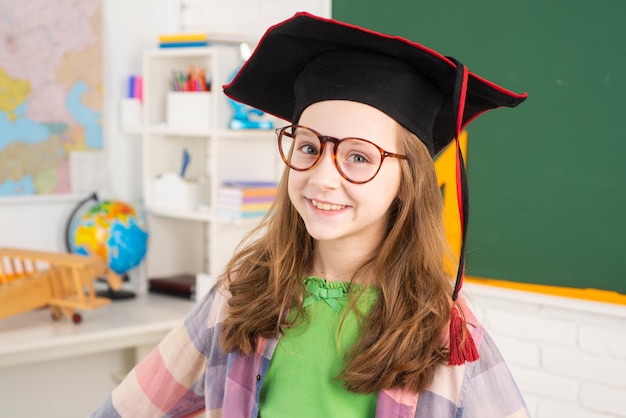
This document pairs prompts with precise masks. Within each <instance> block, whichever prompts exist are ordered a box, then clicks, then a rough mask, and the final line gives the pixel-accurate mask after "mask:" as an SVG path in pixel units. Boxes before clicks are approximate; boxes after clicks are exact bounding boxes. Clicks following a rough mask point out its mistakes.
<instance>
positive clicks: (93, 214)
mask: <svg viewBox="0 0 626 418" xmlns="http://www.w3.org/2000/svg"><path fill="white" fill-rule="evenodd" d="M68 241H69V246H70V250H71V251H72V252H74V253H78V254H85V255H97V256H99V257H100V258H102V259H103V260H105V261H106V262H107V265H108V267H109V268H110V269H111V270H113V271H114V272H115V273H117V274H120V275H121V274H124V273H126V272H127V271H129V270H130V269H132V268H133V267H135V266H137V265H139V264H140V263H141V261H142V260H143V258H144V257H145V255H146V250H147V246H148V229H147V227H146V222H145V220H144V218H143V216H142V215H141V214H140V213H139V212H137V211H136V210H135V209H134V208H133V207H132V206H130V205H129V204H127V203H124V202H121V201H116V200H103V201H99V202H97V203H95V204H94V205H93V206H91V207H90V208H89V209H87V210H86V211H85V212H83V213H82V215H80V216H77V217H76V219H74V220H73V221H72V224H71V225H70V228H69V237H68Z"/></svg>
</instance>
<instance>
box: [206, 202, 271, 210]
mask: <svg viewBox="0 0 626 418" xmlns="http://www.w3.org/2000/svg"><path fill="white" fill-rule="evenodd" d="M272 203H273V202H263V203H241V204H237V203H234V204H233V203H231V204H226V203H224V202H218V203H217V209H218V210H233V211H239V212H259V211H263V210H264V211H266V212H267V211H268V210H270V208H271V207H272Z"/></svg>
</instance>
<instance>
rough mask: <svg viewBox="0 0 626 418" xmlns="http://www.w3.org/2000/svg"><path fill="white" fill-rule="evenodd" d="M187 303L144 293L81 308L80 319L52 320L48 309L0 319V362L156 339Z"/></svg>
mask: <svg viewBox="0 0 626 418" xmlns="http://www.w3.org/2000/svg"><path fill="white" fill-rule="evenodd" d="M193 304H194V302H193V301H191V300H188V299H183V298H179V297H173V296H164V295H156V294H146V295H138V296H137V297H136V298H133V299H126V300H116V301H113V302H112V303H111V304H109V305H107V306H104V307H102V308H98V309H94V310H92V311H81V312H80V313H81V315H82V317H83V321H82V323H80V324H74V323H73V322H72V321H70V320H68V319H67V318H66V317H64V316H63V317H62V318H61V319H60V320H58V321H54V320H52V317H51V314H50V309H48V308H46V309H38V310H35V311H31V312H26V313H22V314H18V315H14V316H11V317H9V318H4V319H0V367H3V366H14V365H19V364H26V363H33V362H37V361H46V360H53V359H60V358H66V357H71V356H76V355H81V354H90V353H97V352H102V351H109V350H117V349H123V348H130V347H138V346H142V345H149V344H156V343H157V342H158V341H160V339H161V338H163V336H165V334H167V332H169V330H171V329H172V328H173V327H174V326H175V325H176V324H177V323H179V322H180V321H181V320H182V319H183V317H184V316H185V314H186V313H187V312H188V311H189V310H191V308H192V307H193Z"/></svg>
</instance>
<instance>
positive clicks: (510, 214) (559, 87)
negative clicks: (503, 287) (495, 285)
mask: <svg viewBox="0 0 626 418" xmlns="http://www.w3.org/2000/svg"><path fill="white" fill-rule="evenodd" d="M332 13H333V18H336V19H339V20H342V21H345V22H349V23H352V24H357V25H362V26H366V27H368V28H370V29H373V30H377V31H381V32H385V33H389V34H395V35H401V36H405V37H407V38H410V39H411V40H413V41H416V42H419V43H422V44H424V45H426V46H428V47H430V48H433V49H435V50H437V51H439V52H440V53H442V54H444V55H450V56H453V57H455V58H457V59H458V60H460V61H461V62H463V63H464V64H465V65H467V66H468V68H469V69H470V71H473V72H476V73H478V74H480V75H482V76H484V77H486V78H488V79H490V80H492V81H494V82H496V83H498V84H501V85H503V86H504V87H506V88H509V89H511V90H513V91H516V92H524V91H525V92H528V94H529V98H528V100H526V102H525V103H523V104H522V105H520V106H519V107H518V108H516V109H498V110H494V111H492V112H489V113H487V114H485V115H483V116H482V117H481V118H479V119H477V120H475V121H474V122H473V123H472V124H471V125H470V126H469V128H468V133H469V149H468V179H469V185H470V223H469V232H468V242H467V272H468V274H471V275H474V276H479V277H486V278H494V279H499V280H507V281H513V282H520V283H531V284H543V285H553V286H561V287H573V288H595V289H602V290H613V291H617V292H619V293H623V294H626V274H625V273H624V268H623V265H624V259H626V254H625V253H626V244H625V242H624V240H625V239H626V135H625V133H624V131H625V129H624V122H625V121H626V2H625V1H623V0H602V1H599V2H590V1H588V0H586V1H583V0H526V1H503V0H482V1H467V0H445V1H429V2H426V1H419V0H386V1H377V0H333V12H332Z"/></svg>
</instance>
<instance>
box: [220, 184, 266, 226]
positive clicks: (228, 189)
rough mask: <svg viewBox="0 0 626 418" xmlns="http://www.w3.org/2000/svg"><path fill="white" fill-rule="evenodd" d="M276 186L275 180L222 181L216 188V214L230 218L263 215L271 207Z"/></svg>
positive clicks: (247, 217)
mask: <svg viewBox="0 0 626 418" xmlns="http://www.w3.org/2000/svg"><path fill="white" fill-rule="evenodd" d="M277 186H278V184H277V183H276V182H256V181H238V182H226V183H223V184H222V185H221V186H220V188H219V189H218V190H217V202H216V206H217V207H216V212H217V216H218V217H219V218H221V219H232V220H239V219H252V218H260V217H263V216H265V215H266V214H267V212H268V211H269V210H270V208H271V207H272V204H273V202H274V199H275V198H276V188H277Z"/></svg>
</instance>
